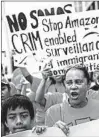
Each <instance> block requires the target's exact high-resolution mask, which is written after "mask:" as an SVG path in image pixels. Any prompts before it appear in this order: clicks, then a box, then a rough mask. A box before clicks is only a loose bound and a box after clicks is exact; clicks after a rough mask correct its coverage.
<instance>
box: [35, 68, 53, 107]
mask: <svg viewBox="0 0 99 137" xmlns="http://www.w3.org/2000/svg"><path fill="white" fill-rule="evenodd" d="M51 75H52V73H51V70H50V69H49V68H44V70H43V71H42V80H41V83H40V85H39V87H38V89H37V91H36V97H35V101H36V102H37V103H39V104H40V105H42V106H45V105H46V99H45V98H44V94H45V86H46V81H47V79H48V77H49V76H51Z"/></svg>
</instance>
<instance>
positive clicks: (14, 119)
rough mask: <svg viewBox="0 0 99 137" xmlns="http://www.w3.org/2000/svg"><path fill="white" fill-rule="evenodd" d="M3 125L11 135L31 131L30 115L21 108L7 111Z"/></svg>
mask: <svg viewBox="0 0 99 137" xmlns="http://www.w3.org/2000/svg"><path fill="white" fill-rule="evenodd" d="M5 124H6V126H7V127H8V128H9V130H10V131H11V132H12V133H16V132H20V131H25V130H29V129H31V117H30V113H29V111H28V110H27V109H24V108H23V107H21V108H20V107H17V108H16V109H15V110H12V109H9V110H8V112H7V122H6V123H5Z"/></svg>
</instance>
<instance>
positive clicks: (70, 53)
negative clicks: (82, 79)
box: [39, 10, 99, 72]
mask: <svg viewBox="0 0 99 137" xmlns="http://www.w3.org/2000/svg"><path fill="white" fill-rule="evenodd" d="M39 23H40V34H41V35H42V37H41V41H42V43H43V44H42V45H43V50H44V53H45V54H46V57H48V58H51V59H53V60H54V63H53V69H54V68H58V69H59V70H60V69H62V68H64V67H66V66H72V65H75V64H85V65H86V67H87V68H88V70H89V71H94V70H97V69H99V53H98V52H99V10H96V11H88V12H81V13H75V14H70V15H59V16H56V17H44V18H40V21H39ZM57 72H58V71H57Z"/></svg>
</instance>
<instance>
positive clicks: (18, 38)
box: [4, 2, 74, 71]
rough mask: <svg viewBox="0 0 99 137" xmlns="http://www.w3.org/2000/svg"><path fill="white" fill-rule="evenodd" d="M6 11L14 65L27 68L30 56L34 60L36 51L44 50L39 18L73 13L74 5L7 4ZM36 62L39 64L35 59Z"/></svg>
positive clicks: (48, 3) (49, 3) (54, 3)
mask: <svg viewBox="0 0 99 137" xmlns="http://www.w3.org/2000/svg"><path fill="white" fill-rule="evenodd" d="M53 5H54V6H53ZM4 9H5V11H4V16H5V18H4V21H5V23H6V28H7V32H8V40H9V42H8V43H9V45H10V50H12V54H13V56H14V65H15V66H25V67H26V66H27V62H28V61H27V60H26V59H27V58H28V55H29V54H30V55H31V58H33V56H34V55H35V54H36V51H38V50H39V49H42V48H43V47H42V41H41V35H40V33H39V29H38V27H39V18H40V17H42V16H57V15H60V14H69V13H72V12H74V5H73V2H61V3H60V2H53V3H51V2H47V3H45V2H44V3H42V2H39V3H37V2H35V3H34V2H24V3H23V2H10V3H6V2H5V3H4ZM27 54H28V55H27ZM30 55H29V58H30ZM34 61H35V62H37V61H36V60H35V59H34ZM35 62H33V63H35ZM36 70H37V69H36ZM34 71H35V70H34Z"/></svg>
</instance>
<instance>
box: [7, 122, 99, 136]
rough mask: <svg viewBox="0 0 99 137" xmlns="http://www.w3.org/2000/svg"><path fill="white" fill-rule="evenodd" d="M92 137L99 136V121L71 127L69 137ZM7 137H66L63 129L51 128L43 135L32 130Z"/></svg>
mask: <svg viewBox="0 0 99 137" xmlns="http://www.w3.org/2000/svg"><path fill="white" fill-rule="evenodd" d="M79 136H81V137H91V136H94V137H96V136H99V120H93V121H91V122H86V123H83V124H79V125H76V126H73V127H70V133H69V135H68V137H79ZM6 137H66V135H65V134H64V133H63V132H62V130H61V129H59V128H56V127H49V128H47V129H46V131H45V132H43V133H42V134H39V135H37V134H36V132H33V133H32V131H31V130H27V131H23V132H18V133H15V134H10V135H7V136H6Z"/></svg>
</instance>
